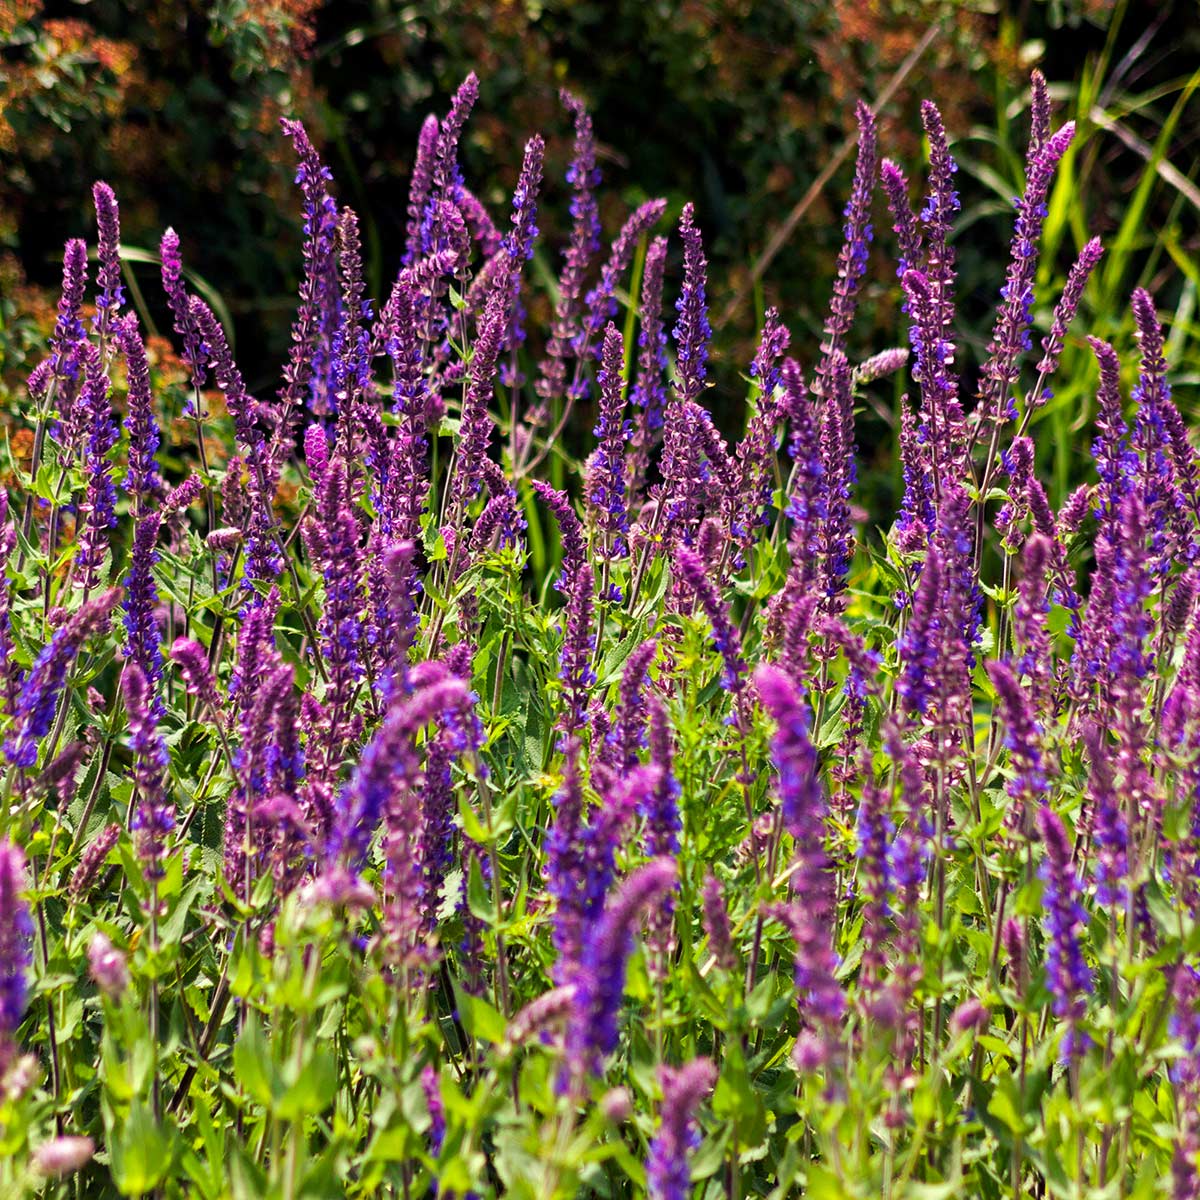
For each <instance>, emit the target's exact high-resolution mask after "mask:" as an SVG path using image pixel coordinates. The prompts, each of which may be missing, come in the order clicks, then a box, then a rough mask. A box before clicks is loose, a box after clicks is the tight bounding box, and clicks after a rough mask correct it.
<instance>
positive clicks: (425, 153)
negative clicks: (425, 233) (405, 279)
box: [402, 113, 439, 267]
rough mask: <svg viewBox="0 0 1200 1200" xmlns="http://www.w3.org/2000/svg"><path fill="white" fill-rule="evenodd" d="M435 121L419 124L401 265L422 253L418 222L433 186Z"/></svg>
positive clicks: (413, 260)
mask: <svg viewBox="0 0 1200 1200" xmlns="http://www.w3.org/2000/svg"><path fill="white" fill-rule="evenodd" d="M438 129H439V127H438V119H437V117H436V116H435V115H434V114H433V113H430V114H429V115H428V116H427V117H426V118H425V120H424V121H423V122H422V124H421V132H420V134H419V135H418V137H417V156H416V158H415V160H414V161H413V169H412V176H411V178H410V180H409V185H408V209H407V212H408V223H407V224H406V225H405V227H404V228H405V243H404V258H403V260H402V262H403V265H404V266H406V267H407V266H411V265H412V264H413V263H414V262H415V261H416V260H417V258H418V257H420V254H421V221H422V219H423V218H424V216H425V205H426V203H427V202H428V200H429V191H430V189H431V188H432V187H433V158H434V154H435V153H436V152H437V143H438Z"/></svg>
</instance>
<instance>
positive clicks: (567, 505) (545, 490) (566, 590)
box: [530, 479, 587, 596]
mask: <svg viewBox="0 0 1200 1200" xmlns="http://www.w3.org/2000/svg"><path fill="white" fill-rule="evenodd" d="M530 484H531V485H532V487H533V490H534V491H535V492H537V494H538V496H539V497H540V498H541V500H542V502H543V503H544V504H545V505H546V507H547V508H548V509H549V510H550V511H551V512H552V513H553V514H554V519H555V520H556V521H557V522H558V536H559V541H560V542H561V543H562V570H561V571H560V572H559V576H558V581H557V586H558V590H559V591H560V592H562V593H563V595H564V596H567V595H570V593H571V587H572V584H573V581H574V580H575V578H576V576H577V575H578V574H579V568H580V567H582V566H583V560H584V558H585V557H586V554H587V549H586V546H585V545H584V537H583V525H582V523H581V522H580V520H579V517H578V516H577V515H576V513H575V509H574V508H573V507H572V505H571V501H570V499H568V497H567V494H566V492H560V491H559V490H558V489H557V488H553V487H551V486H550V485H549V484H548V483H545V482H543V481H542V480H540V479H532V480H530Z"/></svg>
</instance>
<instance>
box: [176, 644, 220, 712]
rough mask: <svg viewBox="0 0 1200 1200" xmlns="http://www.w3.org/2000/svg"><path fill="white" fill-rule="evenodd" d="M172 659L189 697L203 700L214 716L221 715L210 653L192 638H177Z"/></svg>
mask: <svg viewBox="0 0 1200 1200" xmlns="http://www.w3.org/2000/svg"><path fill="white" fill-rule="evenodd" d="M171 658H172V659H173V660H174V662H175V663H176V665H177V666H178V667H179V673H180V675H182V676H183V683H184V687H185V688H187V692H188V695H189V696H196V697H198V698H199V699H201V700H203V701H204V703H205V704H207V705H208V706H209V707H210V708H211V710H212V712H213V713H214V714H218V713H220V711H221V698H220V696H219V695H218V694H217V684H216V681H215V680H214V679H213V677H212V671H211V670H210V669H209V665H208V651H207V650H205V649H204V647H203V646H202V645H200V643H199V642H196V641H192V639H191V638H176V639H175V644H174V645H173V646H172V647H171Z"/></svg>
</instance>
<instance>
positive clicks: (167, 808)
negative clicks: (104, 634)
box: [121, 662, 175, 881]
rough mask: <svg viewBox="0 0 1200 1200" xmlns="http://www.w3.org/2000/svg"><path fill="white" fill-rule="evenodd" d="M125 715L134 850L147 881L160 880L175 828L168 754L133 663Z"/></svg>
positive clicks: (147, 689)
mask: <svg viewBox="0 0 1200 1200" xmlns="http://www.w3.org/2000/svg"><path fill="white" fill-rule="evenodd" d="M121 692H122V696H123V698H124V701H125V716H126V720H127V721H128V722H129V745H130V748H131V749H132V751H133V782H134V787H135V788H136V790H137V807H136V808H135V809H134V814H133V822H132V824H131V826H130V829H131V832H132V833H133V847H134V851H135V852H136V854H137V856H138V859H139V861H140V862H141V864H142V870H143V871H144V872H145V875H146V878H147V879H148V880H151V881H154V880H159V879H162V878H163V876H164V875H165V874H166V868H165V866H164V862H165V859H166V855H167V839H168V838H169V837H170V836H171V830H172V829H174V828H175V811H174V805H173V804H171V802H170V799H169V797H168V795H167V768H168V766H169V765H170V761H171V760H170V755H169V754H168V753H167V745H166V743H165V742H164V741H163V738H162V734H161V733H160V732H159V730H158V721H157V719H156V717H155V713H154V693H153V691H152V689H151V684H150V681H149V680H148V679H147V678H146V676H145V675H143V674H142V671H141V668H140V667H139V666H138V664H137V663H136V662H129V663H127V664H126V666H125V670H124V672H123V674H122V676H121Z"/></svg>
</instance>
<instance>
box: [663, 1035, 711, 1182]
mask: <svg viewBox="0 0 1200 1200" xmlns="http://www.w3.org/2000/svg"><path fill="white" fill-rule="evenodd" d="M659 1077H660V1079H661V1081H662V1089H663V1102H662V1115H661V1117H660V1120H659V1127H658V1133H657V1134H655V1136H654V1138H653V1139H652V1140H651V1142H650V1155H649V1158H648V1159H647V1161H646V1187H647V1192H648V1194H649V1196H650V1197H651V1198H652V1200H686V1197H687V1196H689V1195H690V1194H691V1174H690V1170H689V1164H688V1159H689V1157H690V1156H691V1153H692V1151H694V1150H695V1149H696V1147H697V1146H698V1145H699V1144H700V1135H699V1131H698V1130H697V1128H696V1120H695V1117H696V1109H697V1108H699V1107H700V1105H701V1104H702V1103H703V1102H704V1098H705V1097H706V1096H707V1095H708V1093H709V1092H710V1091H712V1086H713V1083H714V1082H715V1081H716V1078H717V1069H716V1067H715V1066H713V1064H712V1063H711V1062H710V1061H709V1060H708V1059H707V1058H697V1059H693V1060H692V1061H691V1062H690V1063H688V1064H687V1065H686V1066H683V1067H679V1068H673V1067H668V1066H663V1067H661V1068H660V1069H659Z"/></svg>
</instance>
